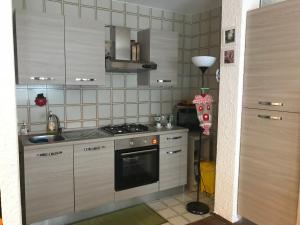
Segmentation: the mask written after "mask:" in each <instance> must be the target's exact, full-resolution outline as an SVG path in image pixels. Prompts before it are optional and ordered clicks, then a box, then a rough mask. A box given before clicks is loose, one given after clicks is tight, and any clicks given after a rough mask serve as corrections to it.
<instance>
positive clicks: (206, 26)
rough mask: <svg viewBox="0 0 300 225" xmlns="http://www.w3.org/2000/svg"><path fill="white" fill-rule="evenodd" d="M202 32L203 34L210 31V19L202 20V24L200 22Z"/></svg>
mask: <svg viewBox="0 0 300 225" xmlns="http://www.w3.org/2000/svg"><path fill="white" fill-rule="evenodd" d="M200 32H201V34H204V33H208V32H209V21H208V20H206V21H202V22H201V24H200Z"/></svg>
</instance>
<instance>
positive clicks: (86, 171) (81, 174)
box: [74, 141, 115, 212]
mask: <svg viewBox="0 0 300 225" xmlns="http://www.w3.org/2000/svg"><path fill="white" fill-rule="evenodd" d="M74 187H75V212H79V211H82V210H88V209H93V208H97V207H99V206H101V205H103V204H105V203H108V202H113V201H114V193H115V191H114V142H113V141H108V142H95V143H89V144H82V145H74Z"/></svg>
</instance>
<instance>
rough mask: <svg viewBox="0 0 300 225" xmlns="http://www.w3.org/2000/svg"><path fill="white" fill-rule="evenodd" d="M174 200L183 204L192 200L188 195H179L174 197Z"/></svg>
mask: <svg viewBox="0 0 300 225" xmlns="http://www.w3.org/2000/svg"><path fill="white" fill-rule="evenodd" d="M175 198H176V199H177V200H179V201H181V202H184V203H186V202H190V201H192V200H193V199H192V198H191V197H190V196H189V195H187V194H185V193H184V194H180V195H176V196H175Z"/></svg>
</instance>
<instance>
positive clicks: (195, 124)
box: [176, 105, 200, 131]
mask: <svg viewBox="0 0 300 225" xmlns="http://www.w3.org/2000/svg"><path fill="white" fill-rule="evenodd" d="M176 111H177V113H176V114H177V125H178V126H180V127H185V128H188V129H189V130H190V131H200V126H199V120H198V118H197V111H196V107H195V105H177V106H176Z"/></svg>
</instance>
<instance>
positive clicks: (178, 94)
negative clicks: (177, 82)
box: [173, 89, 182, 101]
mask: <svg viewBox="0 0 300 225" xmlns="http://www.w3.org/2000/svg"><path fill="white" fill-rule="evenodd" d="M173 99H174V101H180V100H182V98H181V90H178V89H176V90H174V91H173Z"/></svg>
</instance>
